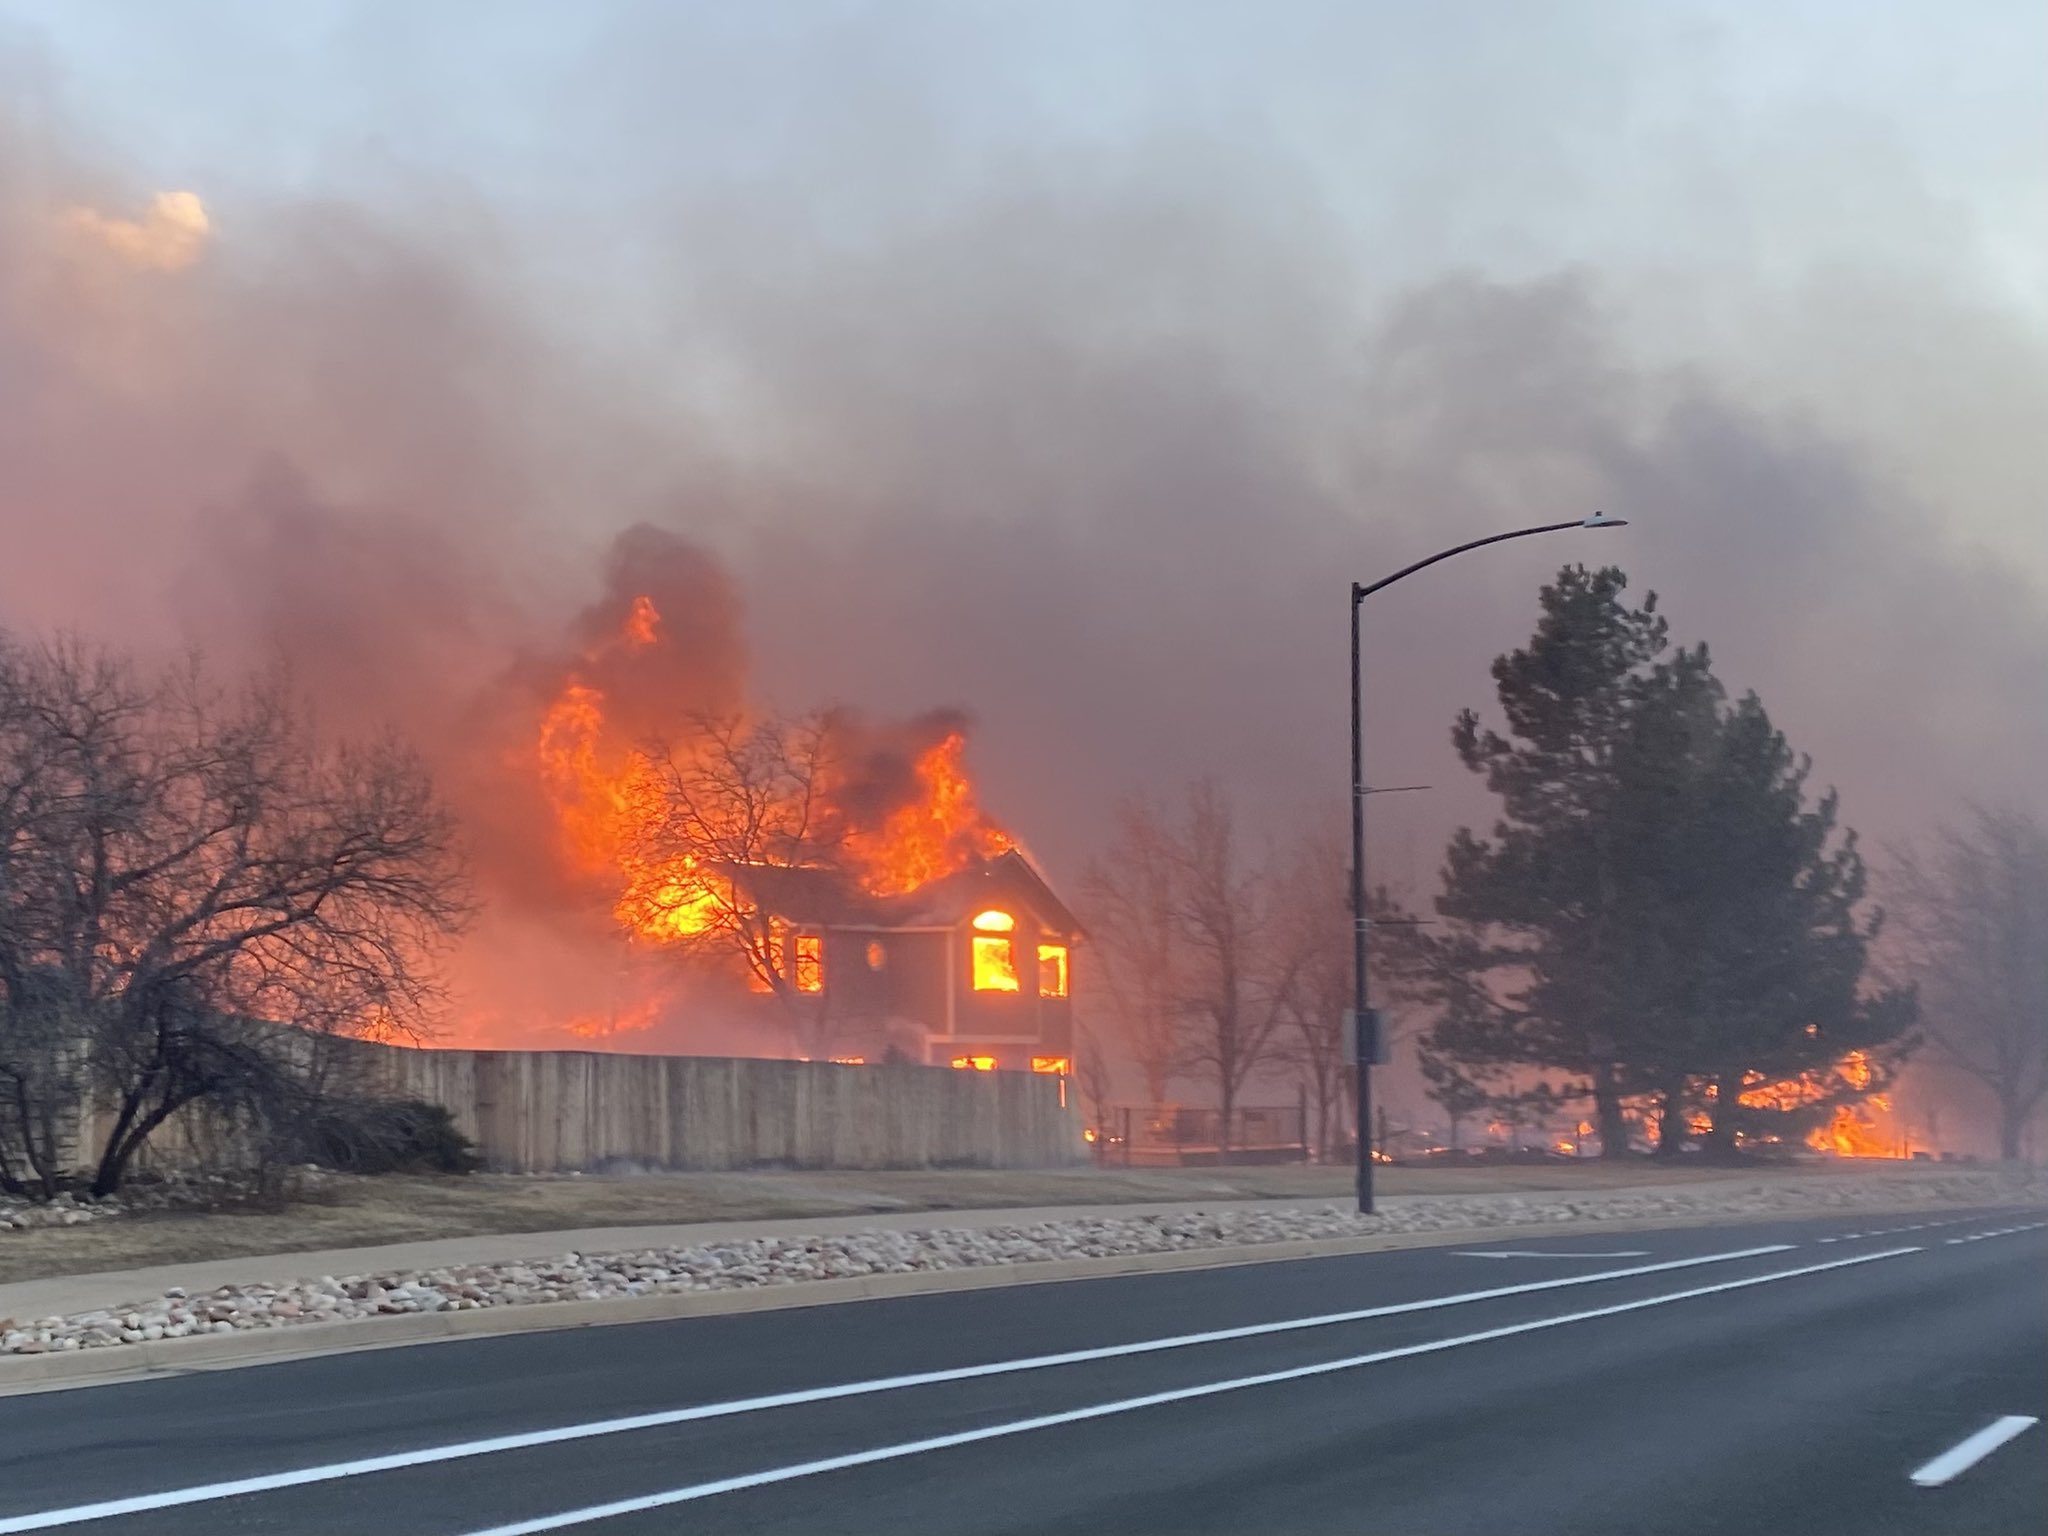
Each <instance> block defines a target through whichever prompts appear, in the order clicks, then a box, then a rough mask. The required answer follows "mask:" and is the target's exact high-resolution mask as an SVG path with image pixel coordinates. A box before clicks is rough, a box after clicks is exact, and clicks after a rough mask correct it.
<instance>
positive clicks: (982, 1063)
mask: <svg viewBox="0 0 2048 1536" xmlns="http://www.w3.org/2000/svg"><path fill="white" fill-rule="evenodd" d="M953 1066H954V1068H955V1069H956V1070H957V1071H961V1072H993V1071H995V1069H996V1059H995V1057H993V1056H955V1057H954V1058H953Z"/></svg>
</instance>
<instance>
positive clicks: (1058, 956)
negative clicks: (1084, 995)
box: [1038, 944, 1067, 997]
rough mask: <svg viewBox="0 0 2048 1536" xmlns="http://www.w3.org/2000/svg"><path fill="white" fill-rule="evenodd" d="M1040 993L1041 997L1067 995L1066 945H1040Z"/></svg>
mask: <svg viewBox="0 0 2048 1536" xmlns="http://www.w3.org/2000/svg"><path fill="white" fill-rule="evenodd" d="M1038 995H1039V996H1040V997H1065V996H1066V995H1067V946H1066V945H1064V944H1041V945H1039V946H1038Z"/></svg>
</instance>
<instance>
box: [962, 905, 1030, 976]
mask: <svg viewBox="0 0 2048 1536" xmlns="http://www.w3.org/2000/svg"><path fill="white" fill-rule="evenodd" d="M1016 927H1017V919H1015V918H1014V917H1012V916H1010V914H1009V913H1007V912H997V911H993V910H991V911H987V912H977V913H976V914H975V916H974V928H975V933H974V941H973V948H974V990H975V991H977V992H1017V991H1021V990H1022V986H1021V984H1020V983H1019V982H1018V980H1017V941H1016V940H1015V939H1013V938H1011V937H1010V934H1011V933H1012V932H1014V931H1015V930H1016Z"/></svg>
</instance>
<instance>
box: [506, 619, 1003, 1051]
mask: <svg viewBox="0 0 2048 1536" xmlns="http://www.w3.org/2000/svg"><path fill="white" fill-rule="evenodd" d="M663 638H664V637H663V634H662V628H661V614H660V612H659V610H658V609H657V608H656V607H655V605H654V602H653V600H652V599H651V598H648V597H646V596H644V595H643V596H640V597H636V598H634V599H633V604H632V607H631V609H630V610H629V612H628V613H627V615H626V617H625V620H624V621H623V623H622V624H621V626H620V629H619V632H618V634H617V636H616V638H615V639H614V640H612V641H611V642H609V643H608V647H607V648H613V647H623V648H625V649H627V650H636V651H637V650H642V649H645V648H646V647H648V646H653V645H658V644H661V643H662V642H663ZM966 745H967V743H966V738H965V737H964V736H963V735H962V734H961V733H959V732H957V731H956V732H952V733H949V734H948V735H947V736H945V737H944V738H943V739H942V740H940V741H939V742H937V743H936V744H934V745H933V746H931V747H930V748H928V749H927V750H926V751H925V752H924V754H923V755H922V756H921V757H920V758H919V759H918V761H917V763H916V764H915V766H914V768H913V777H914V779H915V782H916V785H917V793H916V794H915V795H914V796H913V797H912V798H911V799H910V800H909V801H908V802H907V803H905V804H902V805H899V806H898V807H896V808H895V809H894V810H892V811H891V812H889V814H888V815H887V816H886V817H885V818H884V820H883V821H882V823H881V825H880V826H878V827H873V828H863V827H857V826H856V827H852V828H849V829H848V834H847V838H846V845H845V846H846V853H847V856H848V858H849V860H850V862H851V864H852V866H853V873H854V875H855V878H857V879H858V880H859V882H860V884H861V885H862V886H863V887H864V888H865V889H866V890H867V891H869V892H870V893H871V894H873V895H877V896H890V895H900V894H902V893H904V892H907V891H912V890H915V889H916V888H917V887H919V886H921V885H923V884H925V883H926V882H927V881H930V880H933V879H936V878H937V877H938V876H940V875H944V874H949V873H951V872H952V871H954V870H957V869H961V868H964V867H966V866H967V865H968V864H969V863H970V862H971V861H972V860H974V859H976V858H987V857H992V856H993V855H995V854H998V853H1001V852H1003V851H1004V850H1005V849H1008V848H1010V847H1012V846H1013V844H1012V842H1011V839H1010V838H1009V837H1008V836H1007V835H1006V834H1005V833H1003V832H1002V831H1001V830H999V829H998V828H997V827H996V826H995V825H994V824H993V823H992V822H991V821H990V820H989V819H988V817H987V816H986V815H985V814H984V813H983V812H982V810H981V809H980V806H979V805H978V804H977V803H976V799H975V794H974V786H973V783H972V781H971V780H970V779H969V778H968V777H967V773H966V770H965V768H964V767H963V766H962V757H963V755H964V753H965V750H966ZM536 748H537V757H538V763H539V772H540V778H541V783H542V786H543V788H544V789H545V790H546V793H547V796H548V800H549V803H550V805H551V807H552V809H553V811H554V815H555V821H556V826H557V830H558V832H559V835H560V838H561V843H562V847H563V850H564V852H565V853H566V855H567V856H568V858H569V860H570V861H571V863H572V864H573V865H574V866H575V868H577V869H578V870H579V871H581V872H582V873H584V874H586V875H589V876H592V877H596V878H601V879H606V880H608V881H610V882H612V883H614V886H615V889H616V891H617V892H618V893H619V894H618V896H617V899H616V901H615V904H614V907H613V915H614V917H615V918H616V919H617V921H618V922H619V924H620V925H621V927H623V928H624V929H625V930H626V931H627V932H629V933H632V934H635V935H638V936H640V937H643V938H648V939H653V940H656V941H669V940H675V939H680V938H686V937H690V936H692V935H696V934H701V933H704V932H706V931H708V930H709V929H711V928H713V927H715V926H717V925H718V923H719V921H720V919H721V916H722V915H725V914H727V913H728V912H729V908H730V906H731V900H730V897H731V893H730V891H728V890H724V889H721V888H716V887H713V886H711V885H709V884H708V883H707V881H706V878H705V876H704V875H703V874H701V873H700V872H698V871H697V869H696V867H695V861H694V860H693V859H691V858H689V857H687V856H683V857H679V858H675V859H667V860H664V859H651V858H648V857H647V856H645V855H644V854H642V853H641V852H640V851H639V850H640V849H641V848H642V847H643V846H644V840H645V838H644V835H645V833H646V832H647V831H648V830H649V829H650V828H652V827H653V826H655V825H657V824H658V822H659V819H660V817H661V815H662V810H663V798H662V783H661V776H660V774H659V772H658V771H657V770H656V769H655V768H654V766H653V765H652V764H650V763H649V762H648V761H647V760H646V758H645V757H644V756H642V755H641V754H640V753H638V752H636V751H634V750H632V748H631V746H630V745H621V744H619V743H617V742H615V741H614V740H613V739H612V737H611V735H610V733H609V731H608V728H607V722H606V717H605V698H604V694H603V692H602V691H601V690H600V689H598V688H595V687H593V686H591V685H590V684H589V683H587V682H585V681H583V680H582V679H581V678H576V677H572V678H571V679H570V681H569V682H568V683H567V684H566V685H565V686H564V687H563V689H562V691H561V693H560V694H559V695H558V696H557V697H556V698H555V700H554V702H553V703H552V704H550V705H549V706H548V708H547V710H546V711H545V713H544V714H543V715H542V718H541V722H540V728H539V732H538V739H537V742H536ZM826 789H827V793H828V795H829V793H830V790H831V786H826ZM603 1032H605V1033H609V1032H611V1031H610V1030H609V1029H607V1030H605V1031H603Z"/></svg>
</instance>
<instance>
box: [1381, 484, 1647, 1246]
mask: <svg viewBox="0 0 2048 1536" xmlns="http://www.w3.org/2000/svg"><path fill="white" fill-rule="evenodd" d="M1627 526H1628V520H1627V519H1626V518H1621V517H1609V516H1608V515H1607V514H1606V513H1604V512H1595V513H1594V514H1593V515H1592V516H1591V517H1583V518H1579V519H1576V520H1575V521H1572V522H1568V523H1545V524H1543V525H1542V526H1541V527H1537V528H1517V529H1516V530H1515V531H1514V532H1512V533H1495V534H1489V535H1488V536H1487V537H1485V538H1483V539H1473V540H1472V541H1471V542H1470V543H1466V544H1459V545H1456V546H1454V547H1452V548H1450V549H1446V550H1441V551H1439V552H1438V553H1436V554H1434V555H1431V556H1430V557H1429V558H1428V559H1427V560H1418V561H1416V562H1415V563H1414V564H1413V565H1407V566H1403V567H1402V568H1401V569H1400V570H1398V571H1396V572H1394V574H1393V575H1391V576H1383V577H1381V578H1380V579H1379V580H1378V581H1376V582H1374V583H1373V584H1372V585H1371V586H1369V587H1361V586H1360V585H1359V584H1358V583H1357V582H1355V581H1354V582H1353V583H1352V584H1351V935H1352V937H1351V960H1352V989H1351V995H1352V999H1353V1002H1354V1005H1355V1006H1354V1007H1353V1009H1352V1029H1353V1031H1354V1035H1353V1044H1354V1045H1355V1046H1356V1048H1357V1052H1358V1214H1359V1215H1361V1216H1370V1215H1371V1214H1372V1060H1373V1057H1374V1055H1375V1054H1377V1051H1378V1046H1379V1031H1378V1028H1377V1025H1376V1022H1375V1020H1374V1019H1373V1015H1372V1010H1371V1009H1370V1008H1368V1007H1367V1006H1366V999H1367V995H1368V988H1367V985H1366V974H1365V966H1366V930H1367V928H1369V927H1370V926H1371V921H1370V919H1369V918H1368V917H1367V916H1366V910H1365V797H1366V795H1367V793H1368V791H1367V789H1366V787H1365V721H1364V707H1363V702H1362V698H1361V694H1360V689H1359V678H1358V614H1359V609H1360V608H1361V607H1362V606H1363V605H1364V603H1365V600H1366V599H1367V598H1368V597H1370V596H1372V594H1373V593H1375V592H1377V591H1379V590H1380V588H1382V587H1391V586H1392V585H1393V584H1394V583H1395V582H1397V581H1399V580H1400V579H1401V578H1402V577H1404V576H1413V575H1414V574H1415V573H1416V572H1417V571H1420V570H1424V569H1426V568H1428V567H1429V566H1432V565H1435V564H1436V563H1437V562H1438V561H1440V560H1448V559H1450V558H1451V556H1453V555H1462V554H1464V553H1465V551H1467V550H1468V549H1483V548H1484V547H1485V546H1487V545H1488V544H1501V543H1505V542H1506V541H1507V540H1509V539H1526V538H1528V537H1530V536H1531V535H1533V534H1538V533H1563V532H1565V531H1566V530H1568V529H1572V528H1626V527H1627Z"/></svg>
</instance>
